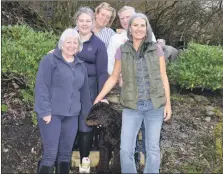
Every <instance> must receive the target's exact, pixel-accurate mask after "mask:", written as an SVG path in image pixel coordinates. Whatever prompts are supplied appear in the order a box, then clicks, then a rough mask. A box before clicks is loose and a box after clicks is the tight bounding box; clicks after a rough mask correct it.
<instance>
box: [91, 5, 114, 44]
mask: <svg viewBox="0 0 223 174" xmlns="http://www.w3.org/2000/svg"><path fill="white" fill-rule="evenodd" d="M115 17H116V10H115V9H114V8H113V7H111V6H110V4H108V3H107V2H102V3H101V4H99V5H98V6H97V7H96V8H95V24H94V28H93V32H94V34H95V35H96V36H97V37H98V38H99V39H101V40H102V41H103V42H104V43H105V46H106V48H107V47H108V44H109V41H110V38H111V36H113V35H114V34H115V32H114V31H113V30H112V29H111V28H110V27H111V25H112V23H113V21H114V19H115Z"/></svg>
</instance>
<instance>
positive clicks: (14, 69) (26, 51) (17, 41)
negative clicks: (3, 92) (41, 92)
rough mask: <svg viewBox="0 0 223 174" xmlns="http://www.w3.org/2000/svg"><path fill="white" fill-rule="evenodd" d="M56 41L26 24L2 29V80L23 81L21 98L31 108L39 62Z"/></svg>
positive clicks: (55, 37)
mask: <svg viewBox="0 0 223 174" xmlns="http://www.w3.org/2000/svg"><path fill="white" fill-rule="evenodd" d="M57 41H58V37H57V36H55V35H54V34H53V32H36V31H34V30H33V29H32V28H30V27H28V26H26V25H22V26H19V25H15V26H2V74H3V76H2V77H3V78H7V79H15V80H19V79H20V80H19V81H21V79H22V81H23V83H25V86H26V88H25V89H23V90H21V95H22V97H23V100H24V101H25V102H28V103H29V104H30V105H31V107H32V106H33V90H34V85H35V77H36V73H37V70H38V65H39V62H40V60H41V59H42V57H43V56H44V55H45V54H47V53H48V52H49V51H50V50H52V49H53V48H55V45H56V42H57Z"/></svg>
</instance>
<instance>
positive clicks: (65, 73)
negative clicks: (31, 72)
mask: <svg viewBox="0 0 223 174" xmlns="http://www.w3.org/2000/svg"><path fill="white" fill-rule="evenodd" d="M91 106H92V103H91V100H90V91H89V85H88V74H87V69H86V67H85V65H84V63H83V61H81V60H80V59H79V58H78V57H75V58H74V62H73V63H67V62H66V61H65V60H64V58H63V57H62V52H61V51H60V50H59V49H55V51H54V52H53V53H52V54H48V55H46V56H45V57H44V58H43V59H42V60H41V62H40V65H39V69H38V73H37V77H36V86H35V111H36V112H37V115H38V116H39V117H40V118H42V117H44V116H47V115H62V116H78V115H79V114H80V112H82V114H83V115H87V114H88V112H89V111H90V108H91Z"/></svg>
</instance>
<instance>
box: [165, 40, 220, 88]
mask: <svg viewBox="0 0 223 174" xmlns="http://www.w3.org/2000/svg"><path fill="white" fill-rule="evenodd" d="M167 70H168V77H169V80H170V83H171V84H179V85H180V87H182V88H186V89H193V88H202V89H211V90H217V89H223V49H222V47H221V46H207V45H200V44H196V43H189V45H188V49H186V50H184V51H183V52H182V53H181V54H180V56H179V58H178V59H177V60H176V61H175V62H173V63H170V64H169V65H168V67H167Z"/></svg>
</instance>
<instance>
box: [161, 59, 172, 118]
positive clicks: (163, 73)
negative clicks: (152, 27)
mask: <svg viewBox="0 0 223 174" xmlns="http://www.w3.org/2000/svg"><path fill="white" fill-rule="evenodd" d="M159 62H160V74H161V79H162V81H163V86H164V91H165V96H166V105H165V108H164V121H167V120H169V119H170V118H171V114H172V111H171V102H170V86H169V80H168V77H167V74H166V63H165V58H164V56H161V57H160V58H159Z"/></svg>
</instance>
